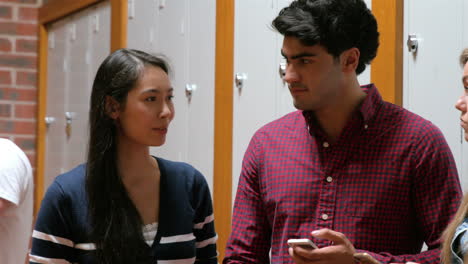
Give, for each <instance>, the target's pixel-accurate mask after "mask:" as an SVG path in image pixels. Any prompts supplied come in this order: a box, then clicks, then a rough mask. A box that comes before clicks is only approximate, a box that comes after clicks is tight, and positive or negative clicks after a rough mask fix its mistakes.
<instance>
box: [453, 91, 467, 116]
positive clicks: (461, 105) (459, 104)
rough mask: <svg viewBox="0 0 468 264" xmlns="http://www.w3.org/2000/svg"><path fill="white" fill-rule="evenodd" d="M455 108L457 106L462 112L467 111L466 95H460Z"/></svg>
mask: <svg viewBox="0 0 468 264" xmlns="http://www.w3.org/2000/svg"><path fill="white" fill-rule="evenodd" d="M455 108H457V109H458V110H459V111H461V112H463V113H464V112H466V95H464V94H463V95H462V96H460V98H458V100H457V102H456V103H455Z"/></svg>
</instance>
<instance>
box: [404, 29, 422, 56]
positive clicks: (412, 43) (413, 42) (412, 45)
mask: <svg viewBox="0 0 468 264" xmlns="http://www.w3.org/2000/svg"><path fill="white" fill-rule="evenodd" d="M418 44H419V39H418V38H417V36H416V35H414V34H409V35H408V40H407V41H406V45H407V46H408V52H412V53H416V52H417V51H418Z"/></svg>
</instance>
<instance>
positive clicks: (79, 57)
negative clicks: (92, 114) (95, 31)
mask: <svg viewBox="0 0 468 264" xmlns="http://www.w3.org/2000/svg"><path fill="white" fill-rule="evenodd" d="M89 20H90V16H89V11H88V10H85V11H82V12H79V13H77V14H76V15H75V16H74V17H73V18H72V20H71V21H70V23H69V25H68V30H69V32H68V37H67V43H68V45H69V53H68V55H67V56H66V57H67V59H66V60H67V63H68V67H67V73H66V75H65V76H66V77H67V78H66V80H67V81H66V85H65V87H64V89H65V113H64V118H65V122H66V123H65V126H66V129H65V131H66V142H67V144H66V150H65V151H66V155H65V156H66V162H65V166H66V169H67V170H70V169H72V168H74V167H76V166H77V165H79V164H81V163H83V162H85V160H86V151H87V144H88V113H89V97H90V93H89V79H88V78H89V74H88V67H89V62H88V59H89V58H88V54H87V51H88V43H89V31H88V29H89Z"/></svg>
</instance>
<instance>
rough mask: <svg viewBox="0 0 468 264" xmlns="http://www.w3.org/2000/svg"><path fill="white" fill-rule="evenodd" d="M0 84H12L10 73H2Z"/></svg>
mask: <svg viewBox="0 0 468 264" xmlns="http://www.w3.org/2000/svg"><path fill="white" fill-rule="evenodd" d="M0 84H11V72H10V71H0Z"/></svg>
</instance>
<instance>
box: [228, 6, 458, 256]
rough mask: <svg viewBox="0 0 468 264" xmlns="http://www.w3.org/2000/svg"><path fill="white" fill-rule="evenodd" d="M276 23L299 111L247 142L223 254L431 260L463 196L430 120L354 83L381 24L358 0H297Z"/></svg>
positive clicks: (373, 52) (371, 88) (372, 54)
mask: <svg viewBox="0 0 468 264" xmlns="http://www.w3.org/2000/svg"><path fill="white" fill-rule="evenodd" d="M273 27H274V28H275V29H276V30H277V31H278V32H279V33H281V34H282V35H284V41H283V47H282V49H281V53H282V54H283V56H284V57H285V59H286V61H287V63H288V65H287V69H286V75H285V77H284V79H285V81H286V82H287V83H288V84H289V89H290V92H291V94H292V97H293V99H294V105H295V106H296V108H298V109H299V111H296V112H293V113H290V114H288V115H286V116H284V117H282V118H280V119H278V120H276V121H273V122H271V123H269V124H267V125H266V126H264V127H263V128H261V129H260V130H258V131H257V132H256V133H255V135H254V136H253V138H252V140H251V142H250V145H249V147H248V149H247V151H246V153H245V156H244V160H243V166H242V172H241V176H240V180H239V186H238V190H237V196H236V201H235V205H234V213H233V220H232V223H233V225H232V233H231V236H230V239H229V241H228V244H227V249H226V258H225V259H224V263H268V262H270V258H271V263H340V264H346V263H354V261H355V260H354V258H353V255H354V254H355V253H368V254H370V255H371V256H373V257H374V258H375V259H377V260H378V261H380V262H382V263H391V262H408V261H414V262H418V263H437V262H439V254H440V250H439V249H438V248H439V244H440V242H439V237H440V234H441V232H442V230H444V228H445V226H446V225H447V223H448V222H449V220H450V218H451V216H452V215H453V214H454V212H455V211H456V209H457V205H458V203H459V200H460V197H461V189H460V184H459V180H458V176H457V171H456V168H455V163H454V160H453V156H452V154H451V152H450V149H449V147H448V145H447V143H446V141H445V139H444V137H443V135H442V133H441V132H440V130H439V129H437V128H436V127H435V126H434V125H433V124H432V123H431V122H429V121H427V120H424V119H423V118H421V117H419V116H417V115H415V114H413V113H410V112H409V111H407V110H405V109H403V108H401V107H398V106H395V105H393V104H391V103H388V102H384V101H382V98H381V96H380V95H379V93H378V91H377V88H376V87H375V86H374V85H372V84H371V85H367V86H363V87H361V86H360V85H359V83H358V81H357V75H358V74H360V73H361V72H362V71H363V70H364V69H365V67H366V64H369V63H370V61H371V60H372V59H373V58H374V57H375V55H376V53H377V47H378V35H379V34H378V32H377V23H376V20H375V18H374V17H373V15H372V14H371V12H370V11H369V9H368V8H367V7H366V5H365V3H364V2H363V1H362V0H296V1H293V2H292V3H291V5H290V6H289V7H286V8H284V9H283V10H282V11H281V12H280V13H279V15H278V17H277V18H276V19H275V20H274V21H273ZM291 238H309V239H311V240H312V241H313V242H314V243H315V244H316V245H317V246H318V247H319V249H305V248H302V247H289V246H288V244H287V240H288V239H291ZM424 242H425V243H426V244H427V246H428V251H425V252H422V253H421V252H420V251H421V248H422V245H423V243H424ZM270 250H271V252H270ZM269 254H271V257H270V255H269Z"/></svg>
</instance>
